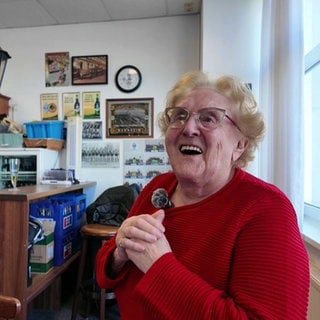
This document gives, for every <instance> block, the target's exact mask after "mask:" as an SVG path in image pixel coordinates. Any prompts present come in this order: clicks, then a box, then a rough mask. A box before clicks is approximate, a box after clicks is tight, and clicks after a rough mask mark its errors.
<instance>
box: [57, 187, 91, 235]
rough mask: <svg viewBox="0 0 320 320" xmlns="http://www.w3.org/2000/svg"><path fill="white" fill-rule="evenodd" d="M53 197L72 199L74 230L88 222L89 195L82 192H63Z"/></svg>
mask: <svg viewBox="0 0 320 320" xmlns="http://www.w3.org/2000/svg"><path fill="white" fill-rule="evenodd" d="M53 199H64V200H68V201H71V203H72V214H73V230H75V231H78V230H79V229H80V228H81V227H82V226H83V225H85V224H86V220H87V219H86V206H87V196H86V195H85V194H82V193H80V194H79V193H63V194H59V195H57V196H54V197H53Z"/></svg>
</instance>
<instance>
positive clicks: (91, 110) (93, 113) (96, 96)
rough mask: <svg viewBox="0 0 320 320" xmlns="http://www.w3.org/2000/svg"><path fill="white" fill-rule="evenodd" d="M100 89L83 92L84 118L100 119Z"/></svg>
mask: <svg viewBox="0 0 320 320" xmlns="http://www.w3.org/2000/svg"><path fill="white" fill-rule="evenodd" d="M100 95H101V93H100V91H92V92H82V109H83V119H100Z"/></svg>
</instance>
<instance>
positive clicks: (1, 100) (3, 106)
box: [0, 93, 10, 115]
mask: <svg viewBox="0 0 320 320" xmlns="http://www.w3.org/2000/svg"><path fill="white" fill-rule="evenodd" d="M9 100H10V98H9V97H7V96H4V95H2V94H1V93H0V114H6V115H8V114H9Z"/></svg>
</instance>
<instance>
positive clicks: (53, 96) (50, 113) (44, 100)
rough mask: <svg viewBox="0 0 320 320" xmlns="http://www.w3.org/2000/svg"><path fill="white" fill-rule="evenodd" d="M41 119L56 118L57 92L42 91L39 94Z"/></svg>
mask: <svg viewBox="0 0 320 320" xmlns="http://www.w3.org/2000/svg"><path fill="white" fill-rule="evenodd" d="M40 105H41V119H42V120H58V94H57V93H43V94H41V95H40Z"/></svg>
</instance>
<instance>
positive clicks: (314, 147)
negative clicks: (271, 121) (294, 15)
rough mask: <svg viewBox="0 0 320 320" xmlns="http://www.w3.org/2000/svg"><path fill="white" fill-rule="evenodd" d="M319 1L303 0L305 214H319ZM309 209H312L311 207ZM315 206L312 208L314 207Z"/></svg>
mask: <svg viewBox="0 0 320 320" xmlns="http://www.w3.org/2000/svg"><path fill="white" fill-rule="evenodd" d="M319 10H320V1H319V0H304V42H305V44H304V55H305V77H304V108H305V119H304V120H305V131H304V133H305V152H304V154H305V160H304V161H305V181H304V189H305V194H304V199H305V204H306V206H305V214H306V215H308V214H309V213H310V211H312V212H314V211H315V209H317V210H318V211H319V215H320V165H319V164H320V143H319V140H320V90H319V87H320V19H319ZM311 209H312V210H311ZM317 210H316V211H317Z"/></svg>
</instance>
